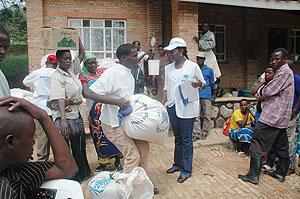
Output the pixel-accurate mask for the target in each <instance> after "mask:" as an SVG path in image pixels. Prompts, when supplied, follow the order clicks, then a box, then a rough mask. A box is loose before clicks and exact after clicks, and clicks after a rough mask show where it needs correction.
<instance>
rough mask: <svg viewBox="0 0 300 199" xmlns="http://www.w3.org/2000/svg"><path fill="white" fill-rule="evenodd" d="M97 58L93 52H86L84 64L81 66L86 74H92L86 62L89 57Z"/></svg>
mask: <svg viewBox="0 0 300 199" xmlns="http://www.w3.org/2000/svg"><path fill="white" fill-rule="evenodd" d="M93 58H97V57H96V56H95V55H94V54H93V53H90V52H88V53H85V55H84V58H83V66H82V68H81V70H82V73H83V74H85V75H90V72H89V71H88V69H87V66H86V63H87V61H88V60H89V59H93Z"/></svg>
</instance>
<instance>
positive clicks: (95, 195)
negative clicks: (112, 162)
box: [88, 167, 154, 199]
mask: <svg viewBox="0 0 300 199" xmlns="http://www.w3.org/2000/svg"><path fill="white" fill-rule="evenodd" d="M88 186H89V192H90V194H91V199H150V198H153V196H154V187H153V184H152V182H151V181H150V180H149V178H148V176H147V174H146V172H145V170H144V169H143V168H141V167H136V168H134V169H133V170H132V171H131V172H130V173H129V174H125V173H120V172H108V171H104V172H100V173H99V174H98V175H96V176H95V177H94V178H93V179H92V180H91V181H90V182H89V185H88Z"/></svg>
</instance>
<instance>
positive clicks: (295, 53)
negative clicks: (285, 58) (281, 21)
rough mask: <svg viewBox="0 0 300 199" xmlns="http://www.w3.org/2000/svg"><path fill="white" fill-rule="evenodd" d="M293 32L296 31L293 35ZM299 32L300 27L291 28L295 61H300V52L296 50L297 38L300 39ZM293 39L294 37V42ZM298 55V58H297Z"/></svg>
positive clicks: (292, 54)
mask: <svg viewBox="0 0 300 199" xmlns="http://www.w3.org/2000/svg"><path fill="white" fill-rule="evenodd" d="M293 32H295V34H294V35H293ZM297 32H299V33H300V29H291V33H290V41H291V57H293V59H294V61H295V62H300V53H299V54H297V52H296V50H297V39H299V40H300V34H299V36H297ZM292 39H294V42H292ZM296 56H297V59H296Z"/></svg>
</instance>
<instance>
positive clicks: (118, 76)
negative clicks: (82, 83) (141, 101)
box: [90, 64, 134, 128]
mask: <svg viewBox="0 0 300 199" xmlns="http://www.w3.org/2000/svg"><path fill="white" fill-rule="evenodd" d="M90 89H91V90H92V91H94V92H95V93H97V94H99V95H108V96H110V97H113V98H117V99H119V98H122V97H123V98H125V99H128V98H129V97H130V96H131V95H133V93H134V78H133V76H132V74H131V69H129V68H127V67H125V66H123V65H121V64H115V65H113V66H112V67H110V68H108V69H107V70H105V71H104V73H103V74H102V75H101V76H100V77H99V79H97V81H96V82H95V83H94V84H93V85H91V87H90ZM101 111H102V112H101V116H100V121H101V122H103V123H104V124H106V125H109V126H111V127H112V128H114V127H118V126H119V119H118V111H119V107H118V106H116V105H110V104H103V107H102V110H101Z"/></svg>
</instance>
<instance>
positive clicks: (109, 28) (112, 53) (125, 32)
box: [68, 18, 127, 60]
mask: <svg viewBox="0 0 300 199" xmlns="http://www.w3.org/2000/svg"><path fill="white" fill-rule="evenodd" d="M72 20H74V21H80V26H71V22H72ZM86 20H87V21H89V26H88V27H85V26H83V21H86ZM93 20H95V21H103V26H101V27H100V26H98V27H95V26H92V21H93ZM106 21H111V27H105V22H106ZM114 22H123V23H124V27H114V26H113V24H114ZM68 26H69V27H71V28H74V29H76V30H77V31H80V33H79V35H80V37H81V38H82V43H83V45H84V46H85V43H84V38H83V37H84V36H83V35H84V29H89V45H90V46H89V49H86V52H91V53H94V54H96V55H97V54H103V58H112V59H115V60H117V57H116V50H117V49H114V42H115V41H114V35H113V34H114V30H123V31H124V41H123V43H126V38H127V35H126V34H127V31H126V30H127V21H126V20H124V19H94V18H93V19H90V18H68ZM93 29H100V30H103V50H92V30H93ZM106 30H110V31H111V50H110V51H109V50H106ZM107 54H111V57H107ZM97 58H99V59H102V58H101V57H98V56H97Z"/></svg>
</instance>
